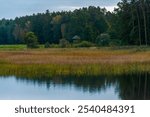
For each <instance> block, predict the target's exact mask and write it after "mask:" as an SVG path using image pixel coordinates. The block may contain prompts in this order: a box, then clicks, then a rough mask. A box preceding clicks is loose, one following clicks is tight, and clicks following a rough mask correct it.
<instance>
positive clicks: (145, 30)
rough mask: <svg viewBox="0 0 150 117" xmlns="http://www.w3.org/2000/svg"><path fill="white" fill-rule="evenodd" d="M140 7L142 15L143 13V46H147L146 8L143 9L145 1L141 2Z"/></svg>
mask: <svg viewBox="0 0 150 117" xmlns="http://www.w3.org/2000/svg"><path fill="white" fill-rule="evenodd" d="M141 2H142V3H141V7H142V13H143V20H144V21H143V23H144V33H145V45H146V46H147V44H148V42H147V40H148V39H147V38H148V36H147V20H146V8H145V0H141Z"/></svg>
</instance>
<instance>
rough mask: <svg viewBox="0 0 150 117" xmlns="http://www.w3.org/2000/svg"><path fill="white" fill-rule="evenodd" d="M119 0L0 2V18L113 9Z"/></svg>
mask: <svg viewBox="0 0 150 117" xmlns="http://www.w3.org/2000/svg"><path fill="white" fill-rule="evenodd" d="M118 1H120V0H0V18H15V17H16V16H24V15H30V14H33V13H38V12H44V11H45V10H47V9H49V10H50V11H58V10H73V9H75V8H80V7H85V6H90V5H92V6H102V7H104V6H107V7H108V8H113V7H112V6H116V4H117V3H118Z"/></svg>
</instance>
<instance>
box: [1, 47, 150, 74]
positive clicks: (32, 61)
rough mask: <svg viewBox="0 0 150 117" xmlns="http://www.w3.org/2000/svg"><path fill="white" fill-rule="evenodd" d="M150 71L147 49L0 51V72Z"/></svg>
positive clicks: (92, 72)
mask: <svg viewBox="0 0 150 117" xmlns="http://www.w3.org/2000/svg"><path fill="white" fill-rule="evenodd" d="M139 72H141V73H143V72H148V73H150V52H149V51H139V52H138V51H135V50H133V49H128V50H126V49H121V50H109V49H96V48H88V49H71V48H68V49H42V50H20V51H15V50H14V51H0V75H1V76H8V75H9V76H10V75H15V76H22V77H53V76H99V75H122V74H135V73H139Z"/></svg>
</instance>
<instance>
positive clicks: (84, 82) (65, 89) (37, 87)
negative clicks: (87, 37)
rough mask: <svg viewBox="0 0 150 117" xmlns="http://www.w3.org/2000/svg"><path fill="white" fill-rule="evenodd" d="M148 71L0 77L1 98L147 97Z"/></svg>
mask: <svg viewBox="0 0 150 117" xmlns="http://www.w3.org/2000/svg"><path fill="white" fill-rule="evenodd" d="M149 84H150V74H148V73H145V74H137V75H122V76H115V77H106V76H99V77H86V78H83V77H82V78H80V77H68V78H66V77H65V78H64V77H63V78H60V77H55V78H17V77H14V76H13V77H0V99H62V100H63V99H93V100H94V99H110V100H114V99H117V100H118V99H127V100H135V99H140V100H143V99H150V85H149Z"/></svg>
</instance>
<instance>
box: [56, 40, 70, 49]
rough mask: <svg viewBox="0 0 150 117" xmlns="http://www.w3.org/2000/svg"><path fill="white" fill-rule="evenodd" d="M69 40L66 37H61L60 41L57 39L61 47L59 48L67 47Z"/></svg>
mask: <svg viewBox="0 0 150 117" xmlns="http://www.w3.org/2000/svg"><path fill="white" fill-rule="evenodd" d="M69 45H70V44H69V41H67V40H66V39H61V40H60V41H59V46H60V47H61V48H66V47H69Z"/></svg>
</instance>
